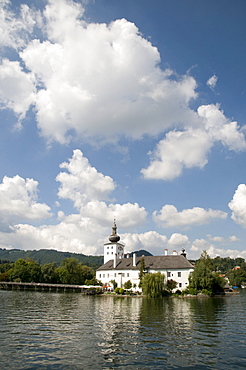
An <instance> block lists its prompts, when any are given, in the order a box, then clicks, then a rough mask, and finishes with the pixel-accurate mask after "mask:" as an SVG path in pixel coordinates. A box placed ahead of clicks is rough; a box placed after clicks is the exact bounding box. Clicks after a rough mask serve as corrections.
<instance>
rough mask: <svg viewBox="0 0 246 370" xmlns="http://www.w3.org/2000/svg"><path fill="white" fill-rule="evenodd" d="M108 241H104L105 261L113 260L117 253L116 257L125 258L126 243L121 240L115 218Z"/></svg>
mask: <svg viewBox="0 0 246 370" xmlns="http://www.w3.org/2000/svg"><path fill="white" fill-rule="evenodd" d="M108 240H109V241H108V242H107V243H104V263H106V262H108V261H110V260H113V259H114V258H115V255H116V259H118V258H124V247H125V245H124V244H123V243H122V242H120V236H119V235H117V226H116V223H115V220H114V224H113V226H112V234H111V235H109V238H108Z"/></svg>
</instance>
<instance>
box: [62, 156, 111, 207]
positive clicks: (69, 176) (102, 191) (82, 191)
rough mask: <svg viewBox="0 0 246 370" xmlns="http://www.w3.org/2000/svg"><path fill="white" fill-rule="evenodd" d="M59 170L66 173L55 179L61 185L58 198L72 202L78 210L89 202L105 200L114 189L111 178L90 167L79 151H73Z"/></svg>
mask: <svg viewBox="0 0 246 370" xmlns="http://www.w3.org/2000/svg"><path fill="white" fill-rule="evenodd" d="M60 168H62V169H65V170H67V172H64V171H62V172H60V173H59V174H58V175H57V177H56V180H57V181H59V182H60V183H61V185H60V187H59V191H58V196H59V197H60V198H62V199H70V200H72V201H73V202H74V205H75V207H76V208H78V209H80V208H81V207H82V206H83V205H84V204H86V203H88V202H89V201H90V200H107V199H108V197H109V194H110V193H111V192H112V191H113V190H114V189H115V187H116V185H115V183H114V181H113V179H112V178H111V177H109V176H105V175H103V174H102V173H99V172H98V171H97V170H96V168H95V167H92V166H91V165H90V163H89V161H88V159H87V158H85V157H84V156H83V153H82V152H81V150H78V149H77V150H74V151H73V156H72V158H71V159H69V162H64V163H62V164H61V165H60Z"/></svg>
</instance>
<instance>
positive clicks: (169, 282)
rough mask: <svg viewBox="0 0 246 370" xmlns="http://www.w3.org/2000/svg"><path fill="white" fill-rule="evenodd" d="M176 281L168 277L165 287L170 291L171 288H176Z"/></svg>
mask: <svg viewBox="0 0 246 370" xmlns="http://www.w3.org/2000/svg"><path fill="white" fill-rule="evenodd" d="M177 285H178V283H177V281H175V280H173V279H169V280H167V283H166V288H167V290H168V291H169V292H172V291H173V289H175V288H177Z"/></svg>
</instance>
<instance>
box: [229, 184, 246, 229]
mask: <svg viewBox="0 0 246 370" xmlns="http://www.w3.org/2000/svg"><path fill="white" fill-rule="evenodd" d="M228 207H229V208H230V209H231V211H232V215H231V218H232V219H233V221H235V222H236V223H237V224H239V225H241V226H243V227H246V185H245V184H240V185H239V186H238V188H237V190H236V191H235V193H234V195H233V198H232V200H231V201H230V203H229V204H228Z"/></svg>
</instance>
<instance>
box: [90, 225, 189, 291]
mask: <svg viewBox="0 0 246 370" xmlns="http://www.w3.org/2000/svg"><path fill="white" fill-rule="evenodd" d="M116 231H117V227H116V224H115V222H114V224H113V227H112V234H111V235H110V236H109V242H107V243H105V244H104V264H103V265H102V266H101V267H99V268H98V269H97V271H96V278H97V279H98V280H101V281H102V283H103V285H104V286H112V283H111V281H112V280H115V281H116V283H117V286H118V287H123V286H124V283H125V282H127V281H128V280H130V281H131V283H132V285H133V287H135V289H137V290H138V289H139V288H138V286H139V268H140V261H141V259H142V258H144V262H145V273H146V274H148V273H155V272H161V273H162V274H164V275H165V280H166V281H167V280H169V279H172V280H174V281H176V282H177V288H176V289H179V290H184V289H185V288H186V287H187V286H188V284H189V280H188V278H189V275H190V274H191V272H192V271H193V270H194V266H193V265H192V264H191V263H190V262H189V261H188V260H187V259H186V253H185V250H184V249H182V252H181V254H179V255H178V253H177V252H176V251H173V254H172V255H168V252H167V249H165V251H164V255H162V256H142V257H136V253H133V257H129V255H127V256H125V254H124V247H125V245H124V244H123V243H122V242H120V236H119V235H117V232H116Z"/></svg>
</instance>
